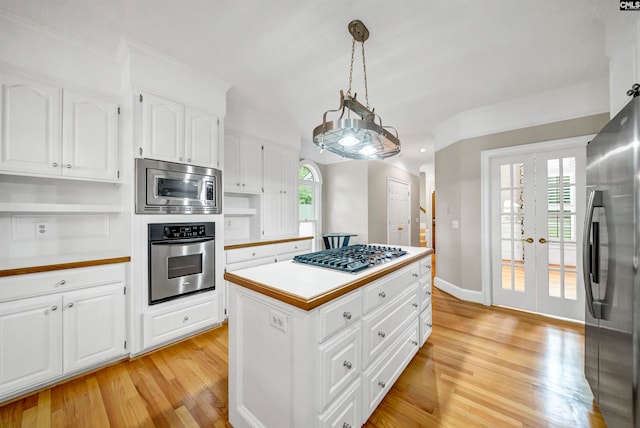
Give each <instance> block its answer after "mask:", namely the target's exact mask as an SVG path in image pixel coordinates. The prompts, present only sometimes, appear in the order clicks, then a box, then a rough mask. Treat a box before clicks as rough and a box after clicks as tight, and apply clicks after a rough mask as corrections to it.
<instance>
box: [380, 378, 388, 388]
mask: <svg viewBox="0 0 640 428" xmlns="http://www.w3.org/2000/svg"><path fill="white" fill-rule="evenodd" d="M378 386H379V387H380V388H384V387H385V386H387V384H386V383H384V382H383V381H381V380H379V381H378Z"/></svg>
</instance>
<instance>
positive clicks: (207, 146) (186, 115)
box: [138, 92, 220, 168]
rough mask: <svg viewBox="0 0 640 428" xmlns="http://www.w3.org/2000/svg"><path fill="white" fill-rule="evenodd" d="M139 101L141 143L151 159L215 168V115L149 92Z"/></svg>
mask: <svg viewBox="0 0 640 428" xmlns="http://www.w3.org/2000/svg"><path fill="white" fill-rule="evenodd" d="M140 101H141V103H142V146H141V147H140V149H139V151H138V155H139V156H141V157H145V158H150V159H158V160H164V161H168V162H178V163H185V164H193V165H199V166H204V167H209V168H218V167H219V166H220V165H219V160H218V151H219V145H218V127H219V121H218V118H217V117H215V116H214V115H211V114H208V113H204V112H201V111H198V110H195V109H192V108H190V107H187V106H185V105H184V104H182V103H180V102H177V101H174V100H170V99H168V98H164V97H161V96H158V95H154V94H150V93H146V92H145V93H142V94H141V95H140Z"/></svg>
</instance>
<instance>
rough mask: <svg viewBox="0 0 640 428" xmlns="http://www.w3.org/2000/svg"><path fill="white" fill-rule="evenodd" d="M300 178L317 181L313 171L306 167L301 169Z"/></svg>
mask: <svg viewBox="0 0 640 428" xmlns="http://www.w3.org/2000/svg"><path fill="white" fill-rule="evenodd" d="M298 178H299V179H300V180H307V181H316V179H315V177H314V176H313V171H311V170H310V169H309V168H307V167H306V166H301V167H300V171H299V172H298Z"/></svg>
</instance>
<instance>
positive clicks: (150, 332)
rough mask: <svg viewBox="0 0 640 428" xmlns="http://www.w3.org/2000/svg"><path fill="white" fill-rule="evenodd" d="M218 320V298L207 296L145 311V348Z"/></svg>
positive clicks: (212, 323) (207, 325)
mask: <svg viewBox="0 0 640 428" xmlns="http://www.w3.org/2000/svg"><path fill="white" fill-rule="evenodd" d="M216 322H218V298H217V295H216V296H215V297H213V298H212V297H205V300H204V301H201V302H189V303H188V304H183V305H182V306H179V307H175V306H171V307H170V308H169V309H156V310H152V311H149V312H145V314H144V318H143V329H144V348H145V349H147V348H151V347H154V346H157V345H160V344H163V343H165V342H167V341H169V340H170V339H174V338H176V337H179V336H182V335H185V334H187V333H189V332H192V331H195V330H198V329H200V328H206V327H209V326H212V325H214V324H215V323H216Z"/></svg>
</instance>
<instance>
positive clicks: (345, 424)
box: [342, 422, 351, 428]
mask: <svg viewBox="0 0 640 428" xmlns="http://www.w3.org/2000/svg"><path fill="white" fill-rule="evenodd" d="M342 428H351V425H349V424H348V423H346V422H345V423H343V424H342Z"/></svg>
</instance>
